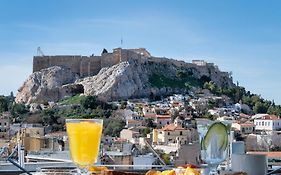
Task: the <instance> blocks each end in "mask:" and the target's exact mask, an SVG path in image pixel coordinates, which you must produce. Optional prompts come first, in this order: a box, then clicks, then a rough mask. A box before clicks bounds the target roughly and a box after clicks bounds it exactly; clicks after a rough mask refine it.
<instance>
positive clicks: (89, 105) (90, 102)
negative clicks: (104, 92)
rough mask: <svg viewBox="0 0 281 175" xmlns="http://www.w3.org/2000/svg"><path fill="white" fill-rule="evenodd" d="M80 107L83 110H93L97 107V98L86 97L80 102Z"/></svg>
mask: <svg viewBox="0 0 281 175" xmlns="http://www.w3.org/2000/svg"><path fill="white" fill-rule="evenodd" d="M81 105H82V106H83V107H84V108H85V109H95V108H97V106H98V105H99V102H98V101H97V97H95V96H86V97H85V98H83V99H82V100H81Z"/></svg>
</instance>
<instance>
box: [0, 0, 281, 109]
mask: <svg viewBox="0 0 281 175" xmlns="http://www.w3.org/2000/svg"><path fill="white" fill-rule="evenodd" d="M0 3H1V4H0V82H1V84H0V94H9V93H10V91H14V92H15V93H16V91H17V89H18V88H19V87H20V85H21V84H22V83H23V82H24V80H25V79H26V78H27V77H28V75H29V74H31V72H32V57H33V56H34V55H36V49H37V47H38V46H40V47H41V49H42V51H43V52H44V54H46V55H54V54H56V55H59V54H79V55H80V54H82V55H90V54H92V53H95V54H96V55H98V54H100V52H101V51H102V48H107V49H108V50H111V49H112V48H116V47H120V40H121V38H123V45H122V47H123V48H137V47H145V48H147V49H148V50H149V51H150V52H151V54H152V55H154V56H166V57H171V58H176V59H180V60H185V61H187V62H190V61H191V60H192V59H204V60H206V61H208V62H214V63H215V64H217V65H218V66H219V67H220V69H221V70H223V71H232V72H233V77H234V80H235V82H236V81H238V82H239V84H240V85H242V86H244V87H246V89H247V90H250V91H252V92H253V93H257V94H261V95H262V97H264V98H266V99H268V100H273V99H274V100H275V102H276V103H278V104H281V92H280V89H281V82H280V80H281V78H280V77H281V72H280V70H279V68H280V67H281V61H280V58H281V20H280V19H281V11H280V6H281V1H278V0H271V1H259V0H249V1H243V0H232V1H225V0H216V1H211V0H209V1H198V0H194V1H186V0H178V1H168V0H166V1H165V0H161V1H160V0H158V1H157V0H155V1H151V0H142V1H132V0H122V1H117V0H116V1H113V0H112V1H94V0H91V1H90V0H83V1H78V0H76V1H75V0H59V1H58V0H42V1H38V0H28V1H27V0H26V1H23V0H3V1H1V2H0Z"/></svg>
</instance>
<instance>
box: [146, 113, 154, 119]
mask: <svg viewBox="0 0 281 175" xmlns="http://www.w3.org/2000/svg"><path fill="white" fill-rule="evenodd" d="M155 116H156V114H155V113H148V114H145V115H144V117H146V118H154V117H155Z"/></svg>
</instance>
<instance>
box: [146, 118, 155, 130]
mask: <svg viewBox="0 0 281 175" xmlns="http://www.w3.org/2000/svg"><path fill="white" fill-rule="evenodd" d="M144 122H145V125H146V127H149V128H156V125H155V123H154V120H153V119H152V118H146V119H145V120H144Z"/></svg>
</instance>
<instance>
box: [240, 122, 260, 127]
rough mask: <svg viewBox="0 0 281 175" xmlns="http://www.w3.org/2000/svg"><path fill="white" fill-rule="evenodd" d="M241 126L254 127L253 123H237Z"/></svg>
mask: <svg viewBox="0 0 281 175" xmlns="http://www.w3.org/2000/svg"><path fill="white" fill-rule="evenodd" d="M239 124H240V125H241V126H256V125H255V124H254V123H250V122H246V123H239Z"/></svg>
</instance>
